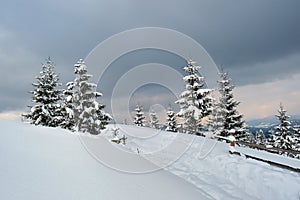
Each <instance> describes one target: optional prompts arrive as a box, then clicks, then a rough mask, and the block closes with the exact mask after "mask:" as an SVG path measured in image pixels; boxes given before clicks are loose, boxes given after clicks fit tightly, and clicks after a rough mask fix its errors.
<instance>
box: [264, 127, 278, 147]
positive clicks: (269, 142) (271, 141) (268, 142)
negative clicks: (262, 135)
mask: <svg viewBox="0 0 300 200" xmlns="http://www.w3.org/2000/svg"><path fill="white" fill-rule="evenodd" d="M268 133H269V137H268V138H267V139H266V146H269V147H272V146H274V142H275V139H276V136H275V131H274V130H273V129H271V130H269V131H268Z"/></svg>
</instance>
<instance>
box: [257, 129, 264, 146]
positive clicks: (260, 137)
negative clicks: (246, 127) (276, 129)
mask: <svg viewBox="0 0 300 200" xmlns="http://www.w3.org/2000/svg"><path fill="white" fill-rule="evenodd" d="M265 139H266V137H265V134H264V132H263V130H261V129H259V131H256V134H255V142H256V144H261V145H264V144H265Z"/></svg>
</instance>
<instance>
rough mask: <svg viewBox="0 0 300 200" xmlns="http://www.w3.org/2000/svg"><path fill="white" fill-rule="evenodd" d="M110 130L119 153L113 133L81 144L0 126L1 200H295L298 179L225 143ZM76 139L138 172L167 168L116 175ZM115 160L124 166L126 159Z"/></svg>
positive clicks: (70, 137) (47, 131) (57, 134)
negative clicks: (148, 170)
mask: <svg viewBox="0 0 300 200" xmlns="http://www.w3.org/2000/svg"><path fill="white" fill-rule="evenodd" d="M117 127H119V128H120V131H119V135H120V136H122V135H126V137H127V138H128V139H127V140H126V145H123V144H115V143H111V142H109V140H110V139H112V138H113V137H114V136H113V134H112V129H113V128H115V125H109V126H108V128H107V130H105V131H103V133H102V134H100V135H99V136H89V137H88V136H83V134H78V133H75V134H74V133H70V132H69V131H66V130H62V129H59V128H45V127H36V126H32V125H29V124H25V123H21V122H17V121H10V120H3V119H0V129H1V132H0V177H1V178H0V199H7V200H10V199H45V200H48V199H49V200H50V199H51V200H52V199H87V200H89V199H105V200H110V199H125V200H127V199H128V200H129V199H130V200H131V199H139V200H140V199H143V200H148V199H164V200H165V199H168V200H169V199H170V200H176V199H200V200H201V199H299V197H300V174H299V173H297V172H293V171H289V170H286V169H281V168H278V167H275V166H270V165H268V164H267V163H263V162H260V161H256V160H252V159H246V158H244V157H241V156H237V155H230V154H229V153H228V150H229V145H228V144H226V143H221V142H216V141H215V140H211V139H207V138H206V139H205V138H203V137H194V136H192V135H186V134H178V133H173V132H166V131H158V130H154V129H151V128H145V127H135V126H126V125H117ZM79 135H80V137H81V138H84V137H86V138H87V140H86V141H90V142H91V144H92V143H93V144H94V147H97V145H98V146H99V145H100V146H101V147H102V149H101V151H102V152H103V153H104V154H105V155H107V156H111V157H116V156H117V155H116V154H115V152H113V151H111V150H110V149H109V148H108V147H107V146H108V145H112V146H113V147H118V148H119V149H120V150H124V151H125V150H126V151H130V152H133V153H132V158H133V160H131V162H135V164H136V165H137V166H141V167H145V168H151V167H152V165H153V163H155V166H165V165H166V162H167V161H170V160H174V162H173V163H171V164H170V165H167V166H166V167H165V168H164V170H157V171H154V172H151V173H141V174H131V173H124V172H120V171H116V170H113V169H111V168H109V167H106V166H104V165H103V164H101V162H98V161H97V160H96V159H94V157H92V156H91V155H90V154H89V153H88V152H87V151H86V149H85V147H84V146H83V145H82V140H81V139H80V137H79ZM103 136H104V137H103ZM137 136H138V137H137ZM191 141H192V143H191ZM190 143H191V145H189V144H190ZM184 146H185V147H187V148H183V147H184ZM168 147H172V148H168ZM174 147H175V148H174ZM137 149H138V151H139V154H138V153H137ZM183 150H184V151H183ZM237 150H239V151H241V152H244V153H251V155H260V156H262V155H263V156H264V158H266V159H269V160H274V159H275V161H280V162H283V163H286V164H288V165H292V166H293V167H299V168H300V161H299V160H295V159H291V158H286V157H282V156H279V155H278V156H277V155H275V157H276V158H275V157H274V155H273V154H270V153H266V152H260V151H257V150H252V149H246V148H241V147H237ZM151 155H152V156H151ZM178 155H181V156H178ZM174 158H177V159H174ZM117 159H119V160H121V161H122V162H126V159H125V158H117ZM147 159H148V160H147ZM149 160H150V161H151V162H150V161H149Z"/></svg>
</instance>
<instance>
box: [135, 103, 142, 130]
mask: <svg viewBox="0 0 300 200" xmlns="http://www.w3.org/2000/svg"><path fill="white" fill-rule="evenodd" d="M135 112H136V114H135V118H134V121H133V123H134V124H135V125H136V126H145V116H144V112H143V107H142V106H141V105H139V104H138V105H136V108H135Z"/></svg>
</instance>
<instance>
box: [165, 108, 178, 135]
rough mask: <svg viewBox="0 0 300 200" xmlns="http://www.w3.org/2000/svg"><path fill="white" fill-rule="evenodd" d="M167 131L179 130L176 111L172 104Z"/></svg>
mask: <svg viewBox="0 0 300 200" xmlns="http://www.w3.org/2000/svg"><path fill="white" fill-rule="evenodd" d="M166 131H171V132H177V123H176V116H175V112H174V111H173V109H172V107H171V105H169V108H168V111H167V128H166Z"/></svg>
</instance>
